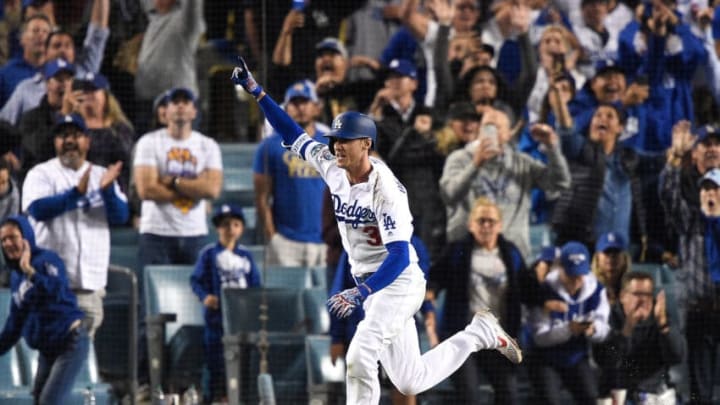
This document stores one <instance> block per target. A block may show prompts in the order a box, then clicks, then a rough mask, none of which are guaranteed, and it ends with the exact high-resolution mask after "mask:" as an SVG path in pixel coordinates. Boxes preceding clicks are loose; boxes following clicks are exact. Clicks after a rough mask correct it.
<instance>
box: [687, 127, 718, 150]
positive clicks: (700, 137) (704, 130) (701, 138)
mask: <svg viewBox="0 0 720 405" xmlns="http://www.w3.org/2000/svg"><path fill="white" fill-rule="evenodd" d="M693 133H695V135H697V139H696V141H695V144H696V145H697V144H698V143H701V142H705V141H706V140H707V139H708V138H709V137H711V136H712V137H715V138H718V139H720V129H718V128H717V127H716V126H714V125H703V126H701V127H697V128H695V130H694V131H693Z"/></svg>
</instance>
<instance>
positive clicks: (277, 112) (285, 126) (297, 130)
mask: <svg viewBox="0 0 720 405" xmlns="http://www.w3.org/2000/svg"><path fill="white" fill-rule="evenodd" d="M258 104H259V105H260V108H261V109H262V110H263V113H265V118H267V120H268V122H270V125H272V127H273V128H275V130H276V131H277V132H278V133H279V134H280V136H282V138H283V141H284V142H285V144H286V145H292V144H293V143H294V142H295V140H296V139H297V138H298V137H300V135H302V134H303V133H305V131H304V130H303V129H302V128H301V127H300V126H299V125H298V124H297V123H296V122H295V121H293V119H292V118H290V116H289V115H288V114H287V113H286V112H285V110H283V109H282V108H280V106H279V105H278V104H277V103H276V102H275V100H273V99H272V97H270V95H268V94H265V97H263V98H261V99H260V100H259V101H258Z"/></svg>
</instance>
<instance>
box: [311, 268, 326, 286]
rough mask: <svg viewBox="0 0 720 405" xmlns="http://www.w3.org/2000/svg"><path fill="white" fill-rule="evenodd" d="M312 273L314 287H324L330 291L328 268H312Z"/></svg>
mask: <svg viewBox="0 0 720 405" xmlns="http://www.w3.org/2000/svg"><path fill="white" fill-rule="evenodd" d="M310 272H311V273H312V279H313V285H314V286H316V287H322V288H324V289H326V290H327V289H328V280H327V267H325V266H315V267H311V268H310Z"/></svg>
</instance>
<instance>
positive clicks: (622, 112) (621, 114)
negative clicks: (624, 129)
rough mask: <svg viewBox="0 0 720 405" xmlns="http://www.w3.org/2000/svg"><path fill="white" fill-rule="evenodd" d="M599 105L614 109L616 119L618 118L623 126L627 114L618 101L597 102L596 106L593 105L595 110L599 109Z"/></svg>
mask: <svg viewBox="0 0 720 405" xmlns="http://www.w3.org/2000/svg"><path fill="white" fill-rule="evenodd" d="M600 107H609V108H612V109H613V110H615V113H616V114H617V116H618V119H619V120H620V124H622V125H623V126H625V122H626V121H627V115H626V113H625V109H624V108H622V106H621V105H620V104H619V103H607V102H602V103H598V105H597V107H595V111H597V110H599V109H600ZM593 115H595V113H594V112H593Z"/></svg>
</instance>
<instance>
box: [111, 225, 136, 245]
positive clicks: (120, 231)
mask: <svg viewBox="0 0 720 405" xmlns="http://www.w3.org/2000/svg"><path fill="white" fill-rule="evenodd" d="M138 238H139V235H138V231H137V229H135V228H133V227H131V226H114V227H111V228H110V246H113V247H115V246H137V244H138Z"/></svg>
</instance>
